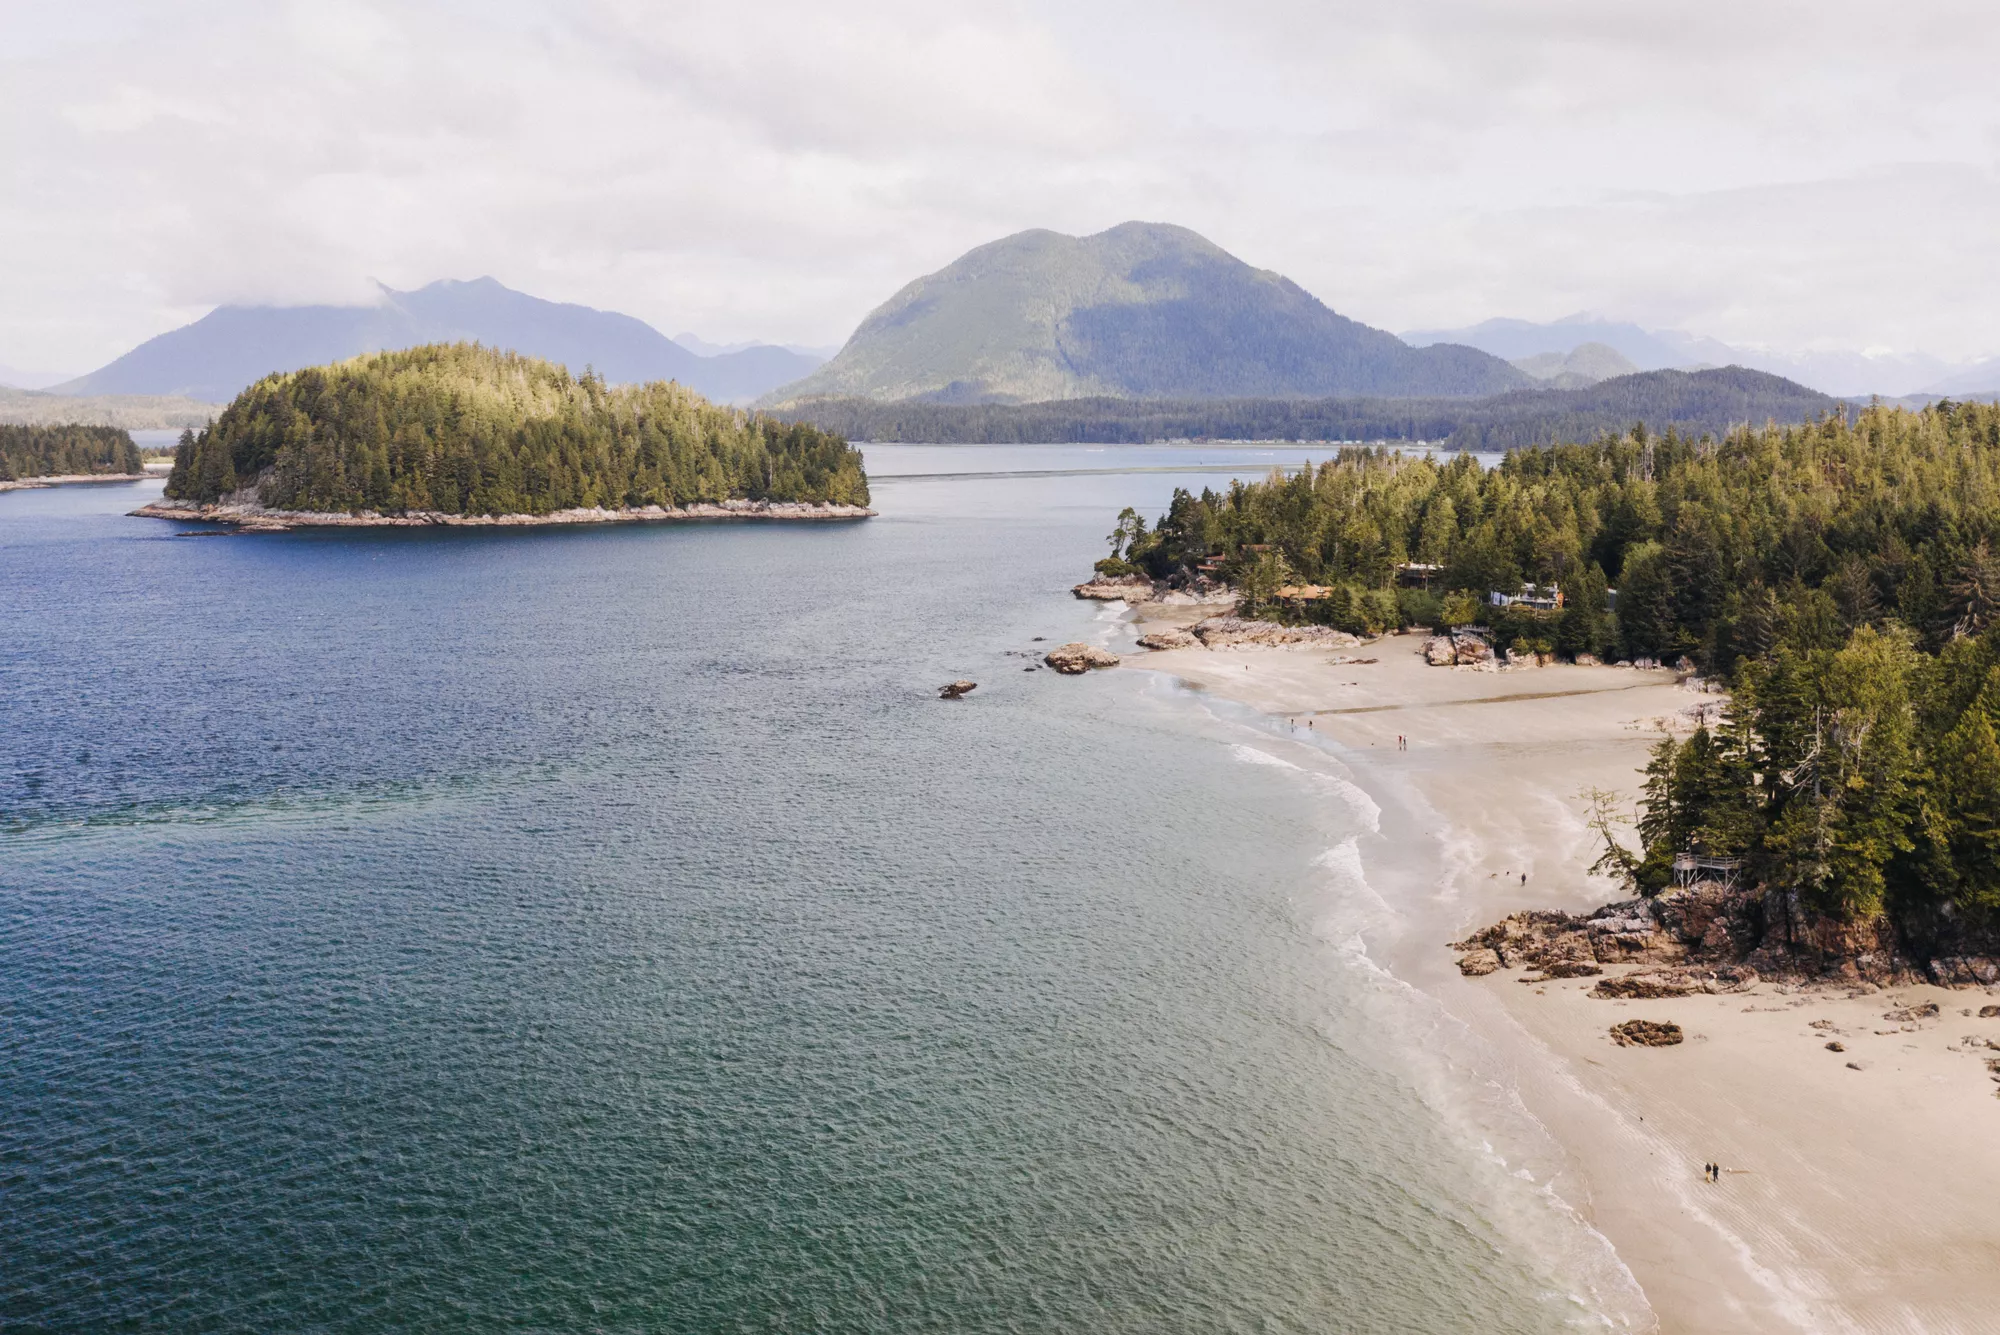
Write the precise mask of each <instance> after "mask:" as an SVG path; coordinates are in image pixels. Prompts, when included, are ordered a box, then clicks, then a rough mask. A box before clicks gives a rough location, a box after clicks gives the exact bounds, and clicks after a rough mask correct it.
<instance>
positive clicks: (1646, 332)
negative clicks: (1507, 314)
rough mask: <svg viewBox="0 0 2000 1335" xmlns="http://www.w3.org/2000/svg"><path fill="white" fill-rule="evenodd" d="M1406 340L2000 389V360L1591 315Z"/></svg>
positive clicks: (1426, 333)
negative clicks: (1796, 348)
mask: <svg viewBox="0 0 2000 1335" xmlns="http://www.w3.org/2000/svg"><path fill="white" fill-rule="evenodd" d="M1403 339H1404V341H1405V342H1408V343H1411V344H1415V345H1419V346H1424V345H1430V344H1436V343H1457V344H1464V345H1466V346H1469V347H1475V348H1479V349H1482V350H1483V351H1486V352H1490V353H1492V354H1493V355H1494V356H1496V357H1505V358H1507V359H1508V360H1509V361H1511V362H1514V363H1515V364H1516V365H1519V364H1520V363H1521V362H1522V361H1523V360H1524V359H1527V358H1532V357H1537V356H1547V355H1550V354H1556V355H1565V356H1566V355H1568V354H1569V353H1571V352H1574V351H1575V350H1576V349H1577V348H1579V347H1581V346H1583V345H1585V344H1589V343H1596V344H1601V345H1603V346H1605V347H1608V348H1611V349H1614V350H1616V351H1617V352H1618V353H1619V354H1620V355H1622V356H1624V357H1625V358H1626V359H1627V360H1629V361H1630V362H1631V363H1632V365H1633V366H1634V367H1636V368H1637V369H1639V370H1642V371H1659V370H1668V369H1679V370H1694V369H1698V368H1701V367H1705V366H1747V367H1750V368H1751V369H1753V370H1758V371H1768V372H1769V373H1771V374H1772V375H1781V376H1784V377H1786V378H1787V379H1789V380H1795V381H1797V382H1798V383H1800V384H1802V385H1806V386H1809V387H1810V388H1812V389H1816V390H1818V391H1820V392H1821V393H1822V394H1832V395H1836V396H1840V397H1848V398H1854V397H1866V396H1868V395H1871V394H1880V395H1883V396H1885V397H1892V398H1893V397H1898V396H1902V395H1938V394H1974V393H1989V392H1991V391H1995V390H2000V358H1989V359H1987V360H1985V361H1980V362H1972V363H1953V362H1947V361H1945V360H1943V359H1942V358H1939V357H1932V356H1927V355H1925V354H1923V353H1879V354H1874V353H1863V352H1848V351H1807V352H1772V351H1769V350H1766V349H1762V348H1741V347H1733V346H1731V345H1730V344H1727V343H1724V342H1721V341H1720V340H1718V339H1713V338H1706V337H1703V336H1702V335H1699V334H1687V333H1682V332H1680V331H1678V330H1668V329H1645V328H1642V327H1640V326H1639V325H1636V324H1632V323H1629V322H1625V321H1615V320H1606V319H1603V318H1602V317H1600V316H1595V315H1588V314H1578V315H1570V316H1565V317H1564V318H1563V319H1560V320H1551V321H1548V322H1546V323H1540V324H1537V323H1535V322H1533V321H1529V320H1513V319H1496V320H1484V321H1481V322H1480V323H1479V324H1476V325H1469V326H1466V327H1465V328H1461V329H1412V330H1409V331H1407V332H1405V333H1404V335H1403Z"/></svg>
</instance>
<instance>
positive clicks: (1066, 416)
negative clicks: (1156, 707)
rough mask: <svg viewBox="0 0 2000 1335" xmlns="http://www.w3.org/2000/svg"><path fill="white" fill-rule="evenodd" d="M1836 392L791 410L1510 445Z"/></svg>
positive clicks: (1784, 417) (1723, 420) (1657, 384)
mask: <svg viewBox="0 0 2000 1335" xmlns="http://www.w3.org/2000/svg"><path fill="white" fill-rule="evenodd" d="M1835 406H1836V405H1835V401H1834V400H1833V399H1831V398H1829V397H1827V396H1826V395H1824V394H1821V393H1818V392H1817V391H1815V390H1810V389H1807V388H1805V387H1804V386H1802V385H1795V384H1793V383H1792V382H1791V381H1789V380H1785V379H1782V378H1781V377H1778V376H1774V375H1766V374H1765V373H1764V372H1762V371H1746V370H1744V369H1743V368H1741V367H1735V366H1732V367H1725V368H1722V369H1720V370H1712V371H1648V372H1645V373H1642V374H1639V375H1628V376H1619V377H1618V378H1616V379H1613V380H1606V381H1604V382H1602V383H1601V384H1597V385H1592V386H1590V387H1589V388H1587V389H1567V390H1565V389H1526V390H1517V391H1514V392H1511V393H1507V394H1502V395H1498V396H1496V397H1492V398H1485V399H1450V398H1431V399H1385V398H1338V399H1216V400H1207V401H1199V402H1173V401H1166V400H1154V399H1107V398H1097V399H1059V400H1055V401H1052V402H1048V403H1022V404H996V403H982V404H947V403H934V402H928V401H920V400H903V401H901V402H896V403H878V402H875V401H873V400H869V399H820V400H812V401H806V402H801V403H797V404H794V405H792V406H790V407H787V408H785V409H783V410H782V412H781V415H783V416H785V417H787V418H789V419H791V420H795V421H802V422H811V423H813V424H815V425H817V426H820V427H824V428H825V429H826V430H829V431H835V432H838V433H840V434H841V435H842V436H844V437H846V438H847V439H849V440H880V441H913V442H916V441H921V442H930V443H936V444H970V443H987V444H1066V443H1082V442H1097V443H1106V444H1126V443H1143V442H1145V441H1150V440H1181V439H1197V440H1199V439H1210V440H1305V441H1316V440H1325V441H1344V440H1367V441H1377V440H1385V441H1390V440H1412V441H1414V440H1422V441H1433V442H1442V443H1444V444H1445V445H1447V446H1448V447H1449V448H1452V449H1477V450H1505V449H1518V448H1521V447H1524V446H1529V445H1538V444H1547V443H1550V442H1553V441H1561V440H1583V439H1588V438H1590V437H1592V436H1595V435H1598V434H1600V433H1602V432H1605V431H1617V430H1621V429H1622V428H1624V427H1625V426H1627V425H1629V424H1630V423H1632V422H1635V421H1645V422H1651V423H1654V424H1656V426H1657V428H1658V429H1660V430H1665V429H1666V428H1668V427H1671V428H1673V429H1674V430H1675V431H1678V432H1680V433H1681V434H1684V435H1699V434H1701V433H1702V432H1704V431H1706V432H1708V433H1710V434H1712V435H1721V434H1723V433H1724V432H1726V431H1728V430H1729V429H1730V428H1731V427H1733V426H1735V425H1737V424H1739V423H1746V422H1771V421H1776V422H1789V423H1801V422H1807V421H1810V420H1812V419H1814V418H1817V417H1820V416H1822V415H1824V414H1825V413H1826V412H1828V411H1829V410H1831V409H1833V408H1834V407H1835Z"/></svg>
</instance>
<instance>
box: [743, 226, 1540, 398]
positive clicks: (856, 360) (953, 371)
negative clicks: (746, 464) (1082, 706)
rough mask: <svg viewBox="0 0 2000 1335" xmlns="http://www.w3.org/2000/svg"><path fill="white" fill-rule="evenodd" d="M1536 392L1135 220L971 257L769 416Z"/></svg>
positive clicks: (1023, 235) (908, 298)
mask: <svg viewBox="0 0 2000 1335" xmlns="http://www.w3.org/2000/svg"><path fill="white" fill-rule="evenodd" d="M1534 383H1535V382H1534V380H1533V379H1532V378H1531V377H1530V376H1528V375H1527V374H1525V373H1524V372H1522V371H1519V370H1517V369H1516V368H1514V367H1512V366H1509V365H1508V364H1507V363H1506V361H1504V360H1503V359H1501V358H1499V357H1495V356H1492V355H1489V354H1488V353H1485V352H1481V351H1479V350H1477V349H1475V348H1470V347H1454V346H1450V345H1448V344H1441V345H1438V346H1434V347H1426V348H1413V347H1411V346H1410V345H1408V344H1407V343H1405V342H1403V341H1402V340H1401V339H1399V338H1397V337H1396V336H1395V335H1394V334H1390V333H1385V332H1384V331H1382V330H1380V329H1371V328H1370V327H1368V326H1367V325H1364V324H1359V323H1357V322H1355V321H1353V320H1349V319H1347V318H1345V317H1344V316H1341V315H1338V314H1336V313H1335V312H1333V311H1332V310H1329V309H1328V308H1327V307H1326V306H1325V305H1323V304H1322V303H1321V302H1320V301H1319V300H1318V299H1317V298H1315V297H1314V296H1312V294H1310V293H1308V292H1307V291H1305V290H1304V289H1303V288H1301V287H1299V286H1298V284H1296V283H1294V282H1292V281H1291V280H1290V279H1288V278H1285V277H1283V276H1282V275H1279V274H1275V273H1272V272H1270V271H1268V270H1264V269H1255V268H1252V267H1251V266H1250V265H1248V264H1245V263H1244V262H1243V261H1242V260H1239V259H1237V258H1236V257H1235V256H1234V255H1231V254H1229V253H1228V252H1227V251H1225V250H1223V249H1222V248H1221V247H1219V246H1217V245H1215V244H1214V243H1212V242H1210V241H1208V240H1206V239H1205V238H1203V237H1201V236H1198V235H1197V234H1195V233H1194V232H1191V231H1189V230H1187V229H1186V228H1184V227H1173V226H1169V225H1166V224H1161V223H1141V222H1128V223H1123V224H1120V225H1119V226H1117V227H1113V228H1111V229H1110V230H1108V231H1104V232H1099V233H1097V234H1095V235H1093V236H1084V237H1074V236H1066V235H1064V234H1062V233H1060V232H1051V231H1043V230H1035V231H1028V232H1020V233H1017V234H1015V235H1013V236H1009V237H1003V238H1002V239H1000V240H998V241H994V242H991V243H989V244H987V245H983V246H980V247H978V248H977V249H975V250H972V251H969V252H967V253H966V254H965V255H963V256H961V257H960V258H958V259H957V260H954V261H953V262H952V263H950V264H948V265H946V266H945V267H944V268H943V269H940V270H939V271H938V272H936V273H933V274H928V275H926V276H924V277H922V278H919V279H917V280H916V281H915V282H912V283H910V284H908V285H907V286H905V287H904V288H903V289H902V290H901V291H899V292H897V293H896V294H895V295H894V296H892V297H890V298H889V300H888V301H886V302H884V303H883V304H882V305H881V306H878V307H877V308H876V309H875V310H874V311H872V312H871V313H870V314H869V315H868V317H867V318H866V319H865V320H863V321H862V322H861V326H860V327H859V328H858V329H856V330H855V331H854V335H853V337H851V338H849V339H848V341H847V344H846V346H844V347H843V348H842V349H841V350H840V352H839V353H838V354H837V355H835V357H834V358H833V360H831V361H829V362H827V363H826V364H825V365H824V366H821V367H820V368H819V369H817V370H815V371H814V372H813V373H812V374H810V375H808V376H806V377H805V378H804V379H803V380H800V381H799V382H797V383H796V384H791V385H786V386H784V387H783V388H781V389H779V390H776V391H774V392H772V393H771V394H768V395H766V396H765V398H764V399H763V400H762V402H763V403H764V404H765V405H766V406H779V405H785V404H795V403H798V402H800V401H803V400H809V399H822V398H858V399H867V400H873V401H877V402H895V401H901V400H923V401H929V402H937V403H1027V402H1045V401H1049V400H1061V399H1077V398H1087V397H1093V396H1108V397H1116V398H1131V399H1180V400H1199V399H1220V398H1252V397H1255V398H1279V399H1283V398H1310V397H1324V396H1331V395H1346V394H1372V395H1383V396H1391V397H1408V396H1429V397H1473V396H1480V395H1488V394H1496V393H1501V392H1504V391H1506V390H1509V389H1517V388H1522V387H1526V386H1530V385H1532V384H1534Z"/></svg>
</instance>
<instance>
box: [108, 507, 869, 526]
mask: <svg viewBox="0 0 2000 1335" xmlns="http://www.w3.org/2000/svg"><path fill="white" fill-rule="evenodd" d="M131 514H132V515H133V516H134V517H136V518H140V519H173V520H179V521H181V522H183V523H189V522H195V523H204V524H231V525H234V526H236V527H239V528H244V529H249V530H254V531H258V532H267V533H269V532H278V531H281V530H286V529H295V528H541V527H547V526H550V525H558V524H647V523H669V522H672V521H675V520H693V519H766V520H785V521H792V522H797V521H801V520H804V521H815V520H817V521H825V520H833V519H870V518H873V517H874V515H875V511H873V510H871V509H869V508H868V507H867V506H864V505H834V504H832V503H813V502H808V501H723V502H722V503H720V504H713V503H710V502H706V501H704V502H699V503H697V504H694V505H689V506H685V507H672V508H670V507H667V506H661V505H642V506H636V507H621V508H619V509H616V510H606V509H603V508H602V507H597V508H590V509H572V510H553V511H550V512H549V513H548V514H544V515H527V514H506V515H454V514H446V513H444V512H443V511H441V510H412V511H408V512H406V513H403V514H377V513H375V512H374V511H369V510H364V511H362V512H361V513H359V514H347V513H343V512H335V513H326V512H321V511H315V510H267V509H265V508H264V507H263V506H261V505H232V504H226V503H216V504H203V503H201V502H198V501H165V500H162V501H154V502H153V503H152V504H150V505H142V506H140V507H139V508H138V509H136V510H133V511H131Z"/></svg>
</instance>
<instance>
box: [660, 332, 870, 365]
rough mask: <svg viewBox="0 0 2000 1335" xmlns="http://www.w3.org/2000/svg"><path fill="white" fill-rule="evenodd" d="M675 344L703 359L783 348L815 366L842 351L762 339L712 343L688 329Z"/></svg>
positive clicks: (678, 335)
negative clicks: (806, 359)
mask: <svg viewBox="0 0 2000 1335" xmlns="http://www.w3.org/2000/svg"><path fill="white" fill-rule="evenodd" d="M674 342H676V343H678V344H680V345H681V346H682V347H684V348H686V349H687V350H688V351H689V352H692V353H696V354H698V355H700V356H703V357H725V356H727V355H729V354H730V353H732V352H748V351H749V350H750V349H751V348H783V349H784V350H785V351H786V352H796V353H798V354H799V356H801V357H810V358H811V359H812V360H813V362H814V364H815V365H817V364H818V363H820V362H823V361H829V360H831V359H832V357H833V354H834V353H836V352H839V351H840V348H839V346H838V345H836V346H834V347H830V348H827V347H809V346H807V345H806V344H803V343H766V342H764V341H763V340H762V339H755V338H752V339H745V340H744V341H742V342H741V343H711V342H710V341H709V340H707V339H705V338H703V337H702V336H701V335H700V334H697V333H694V332H693V331H691V330H687V329H683V330H681V332H680V333H678V334H675V335H674Z"/></svg>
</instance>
